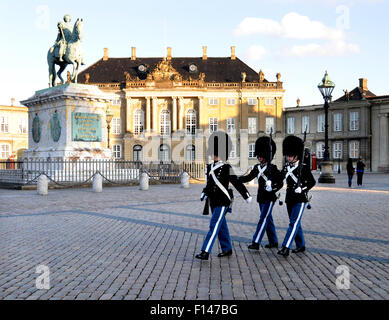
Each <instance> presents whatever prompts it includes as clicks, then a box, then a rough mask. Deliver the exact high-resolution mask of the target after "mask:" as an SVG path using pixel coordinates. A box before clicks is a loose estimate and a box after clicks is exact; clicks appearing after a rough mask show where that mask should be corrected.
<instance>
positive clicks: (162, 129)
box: [159, 109, 171, 137]
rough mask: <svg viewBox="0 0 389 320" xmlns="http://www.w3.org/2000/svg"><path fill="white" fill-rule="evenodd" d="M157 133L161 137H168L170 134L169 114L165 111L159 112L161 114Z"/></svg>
mask: <svg viewBox="0 0 389 320" xmlns="http://www.w3.org/2000/svg"><path fill="white" fill-rule="evenodd" d="M159 133H160V135H161V136H163V137H167V136H170V133H171V122H170V112H169V110H167V109H163V110H161V113H160V114H159Z"/></svg>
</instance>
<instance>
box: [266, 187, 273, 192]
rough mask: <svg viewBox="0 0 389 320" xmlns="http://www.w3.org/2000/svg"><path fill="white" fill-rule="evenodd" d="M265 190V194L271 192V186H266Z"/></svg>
mask: <svg viewBox="0 0 389 320" xmlns="http://www.w3.org/2000/svg"><path fill="white" fill-rule="evenodd" d="M265 190H266V191H267V192H272V191H273V188H272V187H271V186H266V188H265Z"/></svg>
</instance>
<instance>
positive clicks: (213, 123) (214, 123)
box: [209, 118, 218, 133]
mask: <svg viewBox="0 0 389 320" xmlns="http://www.w3.org/2000/svg"><path fill="white" fill-rule="evenodd" d="M217 129H218V119H217V118H209V131H210V133H212V132H215V131H217Z"/></svg>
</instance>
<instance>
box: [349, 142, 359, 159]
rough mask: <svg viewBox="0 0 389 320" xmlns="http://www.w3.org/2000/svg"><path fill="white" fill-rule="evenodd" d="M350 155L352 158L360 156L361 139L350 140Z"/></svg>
mask: <svg viewBox="0 0 389 320" xmlns="http://www.w3.org/2000/svg"><path fill="white" fill-rule="evenodd" d="M348 146H349V147H348V148H349V157H350V158H352V159H358V158H359V141H356V140H353V141H350V142H349V145H348Z"/></svg>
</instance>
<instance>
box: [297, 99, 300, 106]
mask: <svg viewBox="0 0 389 320" xmlns="http://www.w3.org/2000/svg"><path fill="white" fill-rule="evenodd" d="M300 101H301V100H300V98H297V107H300Z"/></svg>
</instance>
